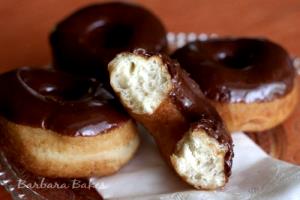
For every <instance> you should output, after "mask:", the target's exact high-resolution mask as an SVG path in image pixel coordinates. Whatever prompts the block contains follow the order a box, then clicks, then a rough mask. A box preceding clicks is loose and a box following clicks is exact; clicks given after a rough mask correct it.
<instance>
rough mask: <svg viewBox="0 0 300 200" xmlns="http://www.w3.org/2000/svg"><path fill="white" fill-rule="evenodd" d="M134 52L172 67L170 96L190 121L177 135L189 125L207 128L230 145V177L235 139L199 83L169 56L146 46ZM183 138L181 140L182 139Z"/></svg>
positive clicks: (227, 163) (227, 165)
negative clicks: (158, 58)
mask: <svg viewBox="0 0 300 200" xmlns="http://www.w3.org/2000/svg"><path fill="white" fill-rule="evenodd" d="M133 53H135V54H138V55H142V56H145V57H147V58H149V57H151V56H159V57H160V58H161V59H162V60H163V63H164V64H165V65H166V66H167V67H168V71H169V73H170V75H171V78H172V83H173V89H172V90H171V92H170V94H169V95H170V97H171V99H172V101H173V102H174V103H175V105H176V106H177V108H178V110H179V111H180V112H181V114H182V115H183V116H184V118H185V120H186V123H185V124H186V125H187V126H185V127H184V126H182V127H180V129H178V131H180V132H181V134H174V136H176V135H181V136H182V134H183V133H185V132H186V131H187V130H188V129H189V128H192V129H193V130H197V129H203V130H205V131H206V133H207V134H208V135H209V136H210V137H212V138H214V139H216V140H217V141H218V142H219V144H221V145H224V146H226V147H227V149H228V152H227V153H226V155H225V159H224V170H225V174H226V176H227V177H229V176H230V175H231V166H232V158H233V155H234V154H233V144H232V138H231V136H230V134H229V133H228V131H227V129H226V127H225V126H224V124H223V121H222V119H221V117H220V116H219V114H218V113H217V111H216V110H215V108H214V107H212V106H211V105H210V103H209V102H208V101H207V100H206V99H205V96H204V95H203V93H202V92H201V90H200V88H199V86H198V84H197V83H196V82H194V81H193V80H192V79H191V78H190V77H189V75H188V74H187V73H186V72H185V71H184V70H182V69H181V67H180V65H179V63H178V62H176V61H174V60H171V59H169V58H168V57H167V56H164V55H161V54H154V53H150V52H147V51H145V50H143V49H136V50H135V51H134V52H133ZM181 138H182V137H181ZM181 138H178V139H179V140H180V139H181Z"/></svg>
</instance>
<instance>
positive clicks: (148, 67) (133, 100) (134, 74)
mask: <svg viewBox="0 0 300 200" xmlns="http://www.w3.org/2000/svg"><path fill="white" fill-rule="evenodd" d="M114 66H116V67H114ZM162 66H163V63H162V61H161V59H160V58H159V57H150V58H149V59H146V58H144V57H142V56H136V55H134V54H119V55H118V56H117V58H116V59H114V60H112V61H111V62H110V64H109V71H110V80H111V85H112V87H113V88H114V90H115V92H116V93H119V95H120V97H121V99H122V101H123V103H124V104H125V105H126V107H127V108H129V109H131V110H132V111H133V112H134V113H137V114H152V113H153V112H154V111H155V109H156V108H157V107H158V106H159V105H160V103H161V102H162V101H163V100H164V99H165V98H166V96H167V94H168V92H169V91H170V89H171V88H172V84H171V77H170V75H169V73H168V71H167V69H166V68H165V67H162Z"/></svg>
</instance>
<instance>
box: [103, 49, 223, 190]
mask: <svg viewBox="0 0 300 200" xmlns="http://www.w3.org/2000/svg"><path fill="white" fill-rule="evenodd" d="M132 66H134V67H133V68H134V69H132ZM108 69H109V73H110V83H111V86H112V88H113V90H114V91H115V92H116V94H117V95H118V96H119V98H120V100H121V103H122V104H123V105H124V107H125V108H126V109H127V110H128V112H129V113H130V114H131V116H132V117H133V118H135V119H136V120H137V121H138V122H141V123H142V124H143V125H144V126H145V127H146V128H147V129H148V130H149V132H150V133H151V134H152V136H153V137H154V139H155V140H156V143H157V144H158V147H159V149H160V151H161V153H162V155H163V157H164V158H165V160H166V161H167V162H168V163H169V164H170V165H171V166H172V168H173V169H174V170H175V172H176V173H177V174H178V175H179V176H180V177H181V178H182V179H183V180H184V181H186V182H187V183H188V184H190V185H192V186H194V187H195V188H197V189H216V188H219V187H222V186H224V184H225V183H226V182H227V177H226V175H225V172H224V156H225V154H226V152H227V150H226V149H224V148H223V147H222V145H219V143H218V142H217V141H216V140H215V139H213V138H210V137H209V136H208V134H207V133H206V132H205V131H204V130H201V131H199V130H190V131H188V132H186V133H185V132H181V131H180V130H184V127H187V126H189V125H187V122H186V121H185V118H184V116H183V115H182V114H181V112H180V111H179V110H178V108H177V107H176V105H175V104H174V103H173V101H172V100H171V98H170V96H169V94H170V91H171V90H172V88H173V84H172V79H171V76H170V74H169V72H168V68H167V66H166V65H164V63H163V62H162V60H161V58H160V57H158V56H151V57H146V56H141V55H136V54H134V53H121V54H119V55H117V56H116V58H115V59H114V60H112V61H111V62H110V63H109V66H108ZM178 130H179V131H178Z"/></svg>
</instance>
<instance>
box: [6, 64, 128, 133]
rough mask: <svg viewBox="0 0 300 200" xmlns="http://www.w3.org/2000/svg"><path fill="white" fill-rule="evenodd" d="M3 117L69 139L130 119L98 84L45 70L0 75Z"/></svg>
mask: <svg viewBox="0 0 300 200" xmlns="http://www.w3.org/2000/svg"><path fill="white" fill-rule="evenodd" d="M0 95H1V96H0V114H1V116H2V117H4V118H6V119H7V120H9V121H12V122H14V123H17V124H21V125H27V126H31V127H36V128H43V129H48V130H52V131H55V132H57V133H59V134H63V135H68V136H95V135H97V134H100V133H105V132H107V131H108V130H111V129H113V128H116V127H118V126H119V125H120V124H122V123H123V122H126V121H127V120H129V118H128V116H127V114H126V113H125V112H124V111H123V110H122V109H121V106H119V104H118V103H117V102H116V101H115V100H114V97H113V96H112V95H111V94H110V93H108V92H107V91H106V90H105V89H104V88H103V87H102V86H101V84H100V83H99V82H97V81H95V80H94V79H84V78H75V77H73V76H70V75H67V74H64V73H62V72H55V71H51V70H46V69H34V68H28V67H24V68H20V69H17V70H13V71H10V72H7V73H5V74H2V75H0Z"/></svg>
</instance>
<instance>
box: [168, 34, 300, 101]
mask: <svg viewBox="0 0 300 200" xmlns="http://www.w3.org/2000/svg"><path fill="white" fill-rule="evenodd" d="M172 58H174V59H177V60H178V61H179V63H180V64H181V66H182V67H183V68H184V69H185V70H186V71H187V72H188V73H190V74H191V77H192V78H193V79H194V80H195V81H196V82H197V83H198V84H199V86H200V88H201V90H202V91H203V93H204V95H205V96H206V97H208V98H209V99H211V100H215V101H219V102H231V103H239V102H243V103H252V102H266V101H271V100H273V99H276V98H279V97H283V96H284V95H286V94H287V93H289V92H290V91H291V90H292V87H293V84H294V77H295V70H294V68H293V66H292V62H291V60H290V57H289V55H288V53H287V52H286V51H285V50H284V49H283V48H282V47H280V46H279V45H277V44H274V43H273V42H270V41H268V40H265V39H250V38H248V39H247V38H240V39H233V38H225V39H224V38H223V39H221V38H220V39H211V40H208V41H195V42H191V43H188V44H187V45H185V46H184V47H182V48H180V49H178V50H177V51H175V53H174V54H173V55H172Z"/></svg>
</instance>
